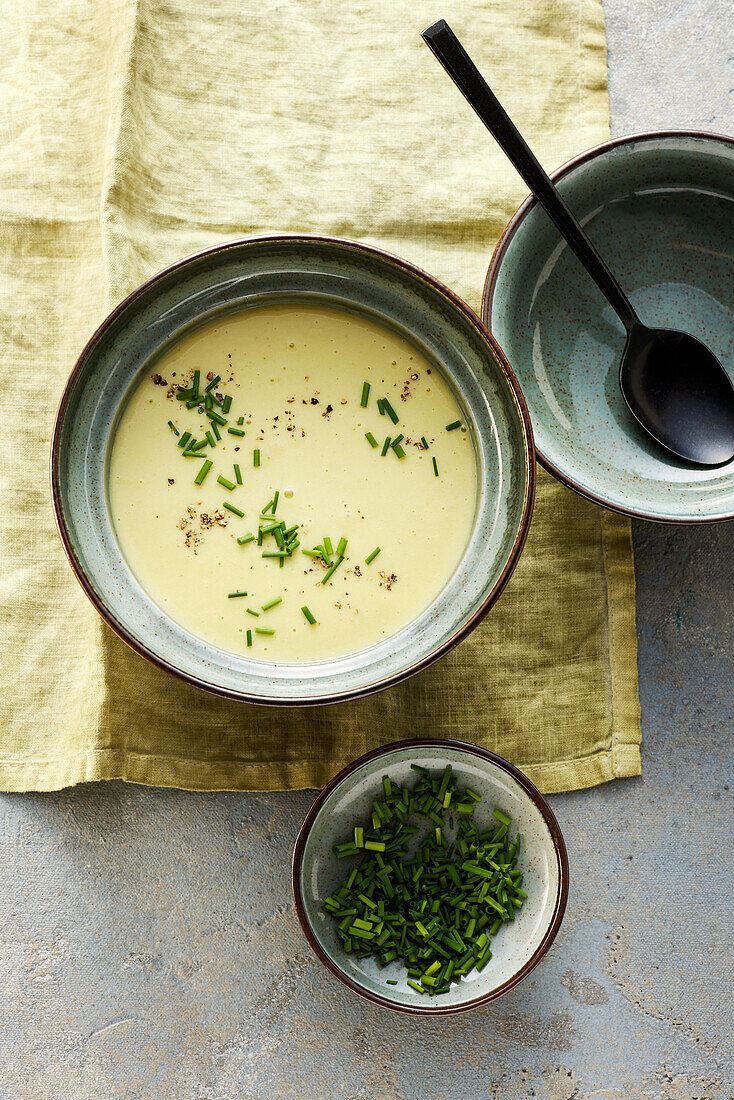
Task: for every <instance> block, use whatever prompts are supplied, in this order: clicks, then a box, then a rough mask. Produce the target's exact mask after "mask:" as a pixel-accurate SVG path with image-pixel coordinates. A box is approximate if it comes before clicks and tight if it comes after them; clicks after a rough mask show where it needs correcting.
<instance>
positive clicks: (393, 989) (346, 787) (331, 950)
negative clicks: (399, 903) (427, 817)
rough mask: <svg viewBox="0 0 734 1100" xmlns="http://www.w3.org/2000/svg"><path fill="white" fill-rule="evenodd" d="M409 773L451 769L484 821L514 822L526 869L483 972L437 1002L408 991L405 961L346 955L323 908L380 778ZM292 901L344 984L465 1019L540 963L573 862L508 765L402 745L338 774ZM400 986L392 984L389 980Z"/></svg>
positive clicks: (432, 743) (326, 793) (324, 797)
mask: <svg viewBox="0 0 734 1100" xmlns="http://www.w3.org/2000/svg"><path fill="white" fill-rule="evenodd" d="M411 764H420V765H422V766H423V767H425V768H429V769H430V770H431V771H443V769H444V768H445V767H446V765H447V764H451V766H452V768H453V772H454V775H455V776H456V777H457V778H458V780H459V782H460V783H461V784H464V785H468V786H470V787H471V788H472V789H473V790H474V791H476V792H477V794H479V795H481V797H482V803H481V806H480V807H479V809H478V811H477V820H478V821H480V822H481V821H482V820H483V819H484V817H486V818H487V821H488V820H489V818H490V816H491V813H492V810H494V809H499V810H502V811H504V812H505V813H507V814H509V815H510V817H511V818H512V821H513V832H514V830H515V828H516V827H517V828H519V831H520V832H521V833H522V837H523V847H522V849H521V853H520V866H521V867H522V869H523V872H524V876H525V878H524V881H523V889H524V890H526V891H527V892H528V899H527V901H526V902H525V905H524V906H523V908H522V909H521V910H520V912H519V913H518V914H517V916H516V917H515V920H514V921H513V922H512V923H511V924H505V925H503V926H502V928H500V930H499V932H498V934H497V936H496V937H495V938H494V940H493V954H492V958H491V959H490V961H489V963H488V964H487V966H486V967H485V968H484V970H482V972H481V973H479V974H477V973H472V974H468V975H467V977H466V978H464V979H462V981H461V982H459V983H457V984H456V985H454V986H452V988H451V990H450V991H449V992H448V993H445V994H442V995H441V996H440V997H435V998H428V997H424V996H421V995H420V994H419V993H416V992H414V991H413V990H412V989H411V987H410V986H409V985H408V984H407V980H406V979H407V975H406V973H405V970H404V969H403V968H402V966H401V965H400V964H399V963H398V962H394V963H391V964H390V965H389V966H386V967H384V968H380V967H379V966H378V965H377V963H375V962H374V961H373V960H372V959H361V960H360V959H357V958H355V957H354V956H353V955H347V954H346V952H345V951H344V950H343V948H342V944H341V941H340V940H339V937H338V936H337V934H336V930H335V924H334V920H333V918H332V917H331V916H330V915H329V914H328V913H326V912H325V911H324V909H323V907H322V902H323V900H324V898H326V897H328V895H329V894H330V893H332V891H333V890H334V889H336V888H337V886H338V884H339V883H340V882H341V881H342V879H343V878H344V876H345V874H346V873H347V872H348V870H349V868H350V867H351V866H352V861H351V860H337V858H336V856H334V854H333V851H332V849H333V846H334V845H335V844H338V843H341V842H342V841H344V840H345V839H348V838H349V837H350V836H351V834H352V830H353V828H354V826H355V825H356V824H359V823H360V822H362V821H363V820H365V819H367V818H368V817H369V812H370V810H371V805H372V800H373V799H374V798H376V797H379V796H380V795H381V792H382V784H381V780H382V776H383V775H389V776H390V778H391V779H394V780H395V781H396V782H397V783H408V782H409V783H412V782H413V780H414V779H415V773H414V772H413V771H411V767H410V765H411ZM293 895H294V898H295V903H296V911H297V913H298V919H299V920H300V922H301V926H302V928H303V931H304V933H305V935H306V939H307V940H308V942H309V943H310V944H311V947H312V948H313V949H314V951H315V952H316V954H317V955H318V957H319V958H320V959H321V961H322V962H323V964H324V966H326V967H327V968H328V969H329V970H330V971H331V972H332V974H335V975H336V977H337V978H339V980H340V981H342V982H344V984H345V985H347V986H349V988H350V989H352V990H354V992H355V993H359V994H360V995H361V996H362V997H365V998H366V999H367V1000H369V1001H373V1002H374V1003H375V1004H379V1005H383V1006H384V1007H386V1008H394V1009H397V1010H398V1011H399V1012H407V1013H412V1014H415V1015H422V1016H441V1015H448V1014H452V1013H455V1012H463V1011H465V1010H466V1009H469V1008H476V1007H477V1006H479V1005H483V1004H487V1003H488V1002H489V1001H493V1000H494V999H495V998H496V997H500V996H501V995H502V994H503V993H506V992H507V990H509V989H512V988H513V986H515V985H517V984H518V982H521V981H522V979H523V978H525V977H526V976H527V975H528V974H529V973H530V971H531V970H533V969H534V967H536V966H537V964H538V963H539V962H540V960H541V959H542V958H543V956H544V955H545V953H546V951H547V950H548V948H549V947H550V945H551V944H552V942H553V940H554V939H555V937H556V933H557V932H558V929H559V928H560V926H561V921H562V920H563V914H564V912H565V909H566V900H567V897H568V857H567V855H566V845H565V842H564V840H563V835H562V833H561V830H560V827H559V825H558V822H557V821H556V818H555V815H554V814H553V811H552V810H551V808H550V806H549V805H548V803H547V802H546V800H545V799H544V798H543V796H542V794H541V793H540V791H538V789H537V788H536V787H535V786H533V784H532V783H531V782H530V780H529V779H528V778H527V777H526V776H524V775H523V773H522V772H521V771H519V770H518V769H517V768H516V767H514V766H513V765H512V764H510V763H508V762H507V760H503V759H502V757H500V756H495V755H494V754H493V753H491V752H488V751H487V750H486V749H481V748H478V747H477V746H476V745H468V744H465V743H464V742H463V741H450V740H420V741H398V742H396V743H395V744H392V745H386V746H385V747H384V748H381V749H376V750H375V751H374V752H370V753H367V754H366V755H365V756H362V757H360V759H359V760H356V761H355V762H354V763H353V764H350V765H349V767H348V768H345V769H344V771H342V772H340V773H339V775H337V776H336V778H335V779H332V781H331V783H329V785H328V786H327V787H325V788H324V790H323V791H322V792H321V794H320V795H319V796H318V797H317V799H316V801H315V802H314V803H313V805H312V807H311V809H310V811H309V813H308V816H307V817H306V820H305V821H304V823H303V826H302V827H301V831H300V833H299V834H298V838H297V840H296V846H295V851H294V853H293ZM387 978H393V979H397V981H398V984H397V985H394V986H390V985H386V979H387Z"/></svg>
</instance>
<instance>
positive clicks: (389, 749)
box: [291, 737, 569, 1016]
mask: <svg viewBox="0 0 734 1100" xmlns="http://www.w3.org/2000/svg"><path fill="white" fill-rule="evenodd" d="M424 748H438V749H448V750H452V751H454V752H463V753H466V754H468V755H470V756H474V757H478V758H479V759H480V760H486V761H488V762H489V763H490V764H493V765H495V767H497V768H499V769H500V770H501V771H503V772H505V773H506V774H507V775H509V776H510V778H511V779H513V780H514V781H515V782H516V783H517V784H518V786H519V787H521V788H522V790H523V792H524V793H525V794H526V795H527V796H528V798H530V800H531V801H532V802H533V803H534V804H535V805H536V806H537V808H538V809H539V810H540V813H541V815H542V817H543V819H544V821H545V823H546V825H547V826H548V831H549V832H550V835H551V840H552V841H553V849H554V851H555V854H556V859H557V860H558V892H557V895H556V901H555V908H554V911H553V916H552V917H551V920H550V924H549V925H548V928H547V930H546V932H545V934H544V936H543V939H542V940H541V941H540V943H539V944H538V947H537V948H536V950H535V952H534V953H533V954H532V955H531V957H530V958H529V959H528V961H527V962H526V963H525V964H524V965H523V966H522V967H520V969H519V970H518V971H517V972H516V973H515V974H513V975H512V977H511V978H508V979H507V981H505V982H503V983H502V985H499V986H497V988H496V989H493V990H491V991H490V992H489V993H483V994H482V995H481V996H480V997H475V998H474V999H473V1000H470V1001H465V1002H464V1003H463V1004H451V1005H444V1006H442V1005H441V1004H440V1003H436V1004H433V1005H431V1006H428V1005H422V1004H420V1003H417V1004H415V1005H411V1004H399V1003H397V1002H395V1001H392V1000H391V999H390V998H389V997H386V996H381V995H380V994H379V993H374V992H372V990H370V989H366V988H364V987H363V986H361V985H359V984H358V983H357V982H355V981H353V980H352V979H351V978H350V977H349V975H348V974H346V973H345V972H344V971H343V970H342V969H341V967H340V966H338V965H337V963H336V962H334V960H333V959H332V958H331V956H330V955H329V954H328V952H326V951H325V950H324V948H323V947H322V946H321V944H320V943H319V941H318V939H317V938H316V936H315V935H314V933H313V931H312V929H311V925H310V922H309V920H308V916H307V914H306V909H305V905H304V902H303V894H302V891H301V870H302V867H303V856H304V852H305V848H306V842H307V840H308V837H309V834H310V832H311V829H312V828H313V826H314V823H315V821H316V819H317V818H318V816H319V813H320V812H321V808H322V807H323V805H324V803H325V802H326V800H327V799H328V798H329V796H330V795H331V794H332V793H333V792H334V791H335V790H337V788H338V787H340V786H342V784H343V783H345V782H347V781H348V780H349V779H350V778H351V776H353V775H354V774H355V772H357V771H359V770H360V769H361V768H362V767H363V766H364V765H365V764H369V763H371V762H372V761H374V760H380V759H381V758H382V757H385V756H389V755H391V754H392V753H394V752H400V751H402V750H404V749H416V750H418V749H424ZM568 879H569V873H568V852H567V850H566V842H565V840H564V838H563V833H562V832H561V827H560V825H559V824H558V819H557V818H556V815H555V814H554V813H553V810H552V809H551V808H550V805H549V803H548V801H547V800H546V799H545V798H544V796H543V795H542V794H541V793H540V791H539V790H538V788H537V787H536V786H535V784H534V783H531V781H530V780H529V779H528V777H527V776H526V775H525V773H524V772H521V771H520V769H519V768H516V767H515V765H514V764H511V763H510V762H509V760H505V759H504V757H502V756H497V755H496V753H493V752H490V751H489V749H483V748H482V747H481V746H480V745H472V744H470V743H469V742H468V741H457V740H455V739H453V738H449V737H421V738H417V739H409V740H406V741H393V742H391V743H390V744H389V745H382V746H381V747H380V748H378V749H372V750H371V751H370V752H366V753H364V755H363V756H360V757H358V759H357V760H354V761H353V762H352V763H351V764H348V765H347V767H346V768H344V769H343V770H342V771H340V772H339V773H338V775H335V776H334V778H333V779H332V780H331V782H330V783H328V784H327V785H326V786H325V787H324V789H323V790H322V791H321V792H320V793H319V794H318V795H317V797H316V798H315V800H314V801H313V803H312V804H311V807H310V809H309V811H308V813H307V814H306V817H305V820H304V822H303V825H302V826H301V828H300V830H299V832H298V836H297V837H296V843H295V847H294V849H293V863H292V873H291V886H292V890H293V900H294V902H295V906H296V914H297V916H298V920H299V923H300V925H301V928H302V929H303V934H304V935H305V937H306V939H307V940H308V942H309V944H310V946H311V948H312V950H313V952H314V954H315V955H316V956H317V957H318V958H319V959H320V960H321V962H322V963H323V964H324V966H325V967H326V969H327V970H329V971H330V972H331V973H332V974H333V975H334V976H335V977H336V978H338V979H339V981H340V982H342V983H343V984H344V985H346V986H347V987H348V988H349V989H351V990H352V991H353V992H354V993H357V994H359V996H360V997H364V998H365V1000H367V1001H371V1002H372V1003H373V1004H376V1005H380V1006H381V1007H383V1008H390V1009H392V1010H393V1011H395V1012H404V1013H406V1014H407V1015H409V1016H455V1015H456V1014H457V1013H459V1012H467V1011H468V1010H469V1009H472V1008H479V1007H481V1006H482V1005H486V1004H489V1003H490V1001H495V1000H497V998H498V997H501V996H502V995H503V994H504V993H507V992H509V990H511V989H513V988H514V987H515V986H516V985H518V984H519V983H520V982H521V981H523V979H524V978H526V977H527V976H528V974H529V973H530V972H531V971H532V970H534V969H535V967H536V966H537V965H538V963H539V962H540V960H541V959H542V958H543V957H544V955H545V954H546V953H547V951H548V949H549V948H550V946H551V944H552V943H553V941H554V939H555V938H556V935H557V934H558V930H559V928H560V927H561V923H562V921H563V916H564V913H565V912H566V903H567V901H568Z"/></svg>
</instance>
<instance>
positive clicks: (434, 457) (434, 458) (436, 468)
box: [433, 455, 438, 477]
mask: <svg viewBox="0 0 734 1100" xmlns="http://www.w3.org/2000/svg"><path fill="white" fill-rule="evenodd" d="M433 473H434V474H435V476H436V477H438V463H437V462H436V456H435V455H434V456H433Z"/></svg>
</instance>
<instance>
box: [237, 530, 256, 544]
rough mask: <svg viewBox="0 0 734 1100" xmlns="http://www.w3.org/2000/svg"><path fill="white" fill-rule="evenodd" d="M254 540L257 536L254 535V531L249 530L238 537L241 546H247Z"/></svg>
mask: <svg viewBox="0 0 734 1100" xmlns="http://www.w3.org/2000/svg"><path fill="white" fill-rule="evenodd" d="M254 541H255V536H254V535H253V533H252V531H248V533H247V534H246V535H240V537H239V538H238V539H237V544H238V545H239V546H247V544H248V542H254Z"/></svg>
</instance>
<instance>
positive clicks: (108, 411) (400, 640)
mask: <svg viewBox="0 0 734 1100" xmlns="http://www.w3.org/2000/svg"><path fill="white" fill-rule="evenodd" d="M304 296H305V297H312V298H315V299H316V300H318V301H320V302H322V303H327V304H332V305H336V306H339V305H342V306H344V307H346V308H349V309H359V310H361V311H363V312H365V313H367V314H368V315H370V316H372V317H373V318H374V319H376V320H378V321H380V322H381V323H383V324H386V325H388V326H392V327H394V328H396V329H397V330H399V331H400V332H401V333H402V334H403V335H405V336H406V337H407V338H408V339H409V340H410V341H412V342H413V343H414V344H415V346H416V347H417V348H418V349H419V350H420V351H421V352H422V353H423V354H424V355H426V356H427V357H428V358H429V359H430V360H431V361H432V362H433V363H434V364H435V366H436V368H437V369H438V370H439V371H440V372H441V373H442V374H443V376H444V378H445V379H446V380H447V382H448V383H449V385H450V386H451V387H452V389H453V391H454V393H455V395H456V398H457V401H458V403H459V405H460V407H461V409H462V411H463V413H464V417H465V420H466V424H467V427H468V430H469V433H470V435H471V438H472V441H473V446H474V451H475V457H476V466H477V483H478V491H477V494H476V504H475V514H474V524H473V529H472V532H471V535H470V537H469V540H468V544H467V545H466V548H465V550H464V553H463V556H462V558H461V560H460V562H459V564H458V567H457V568H456V570H455V572H454V574H453V575H452V576H451V577H449V579H448V581H447V582H446V584H445V587H444V588H443V590H442V591H441V593H440V594H439V596H438V597H437V598H436V599H435V600H434V601H433V602H432V603H431V605H430V606H428V607H427V608H426V609H425V610H424V611H423V612H422V613H421V614H420V615H419V616H418V617H417V618H416V619H414V620H413V621H412V622H410V623H408V624H407V625H406V626H405V627H404V628H403V629H401V630H400V631H399V632H397V633H396V634H393V635H392V636H391V637H388V638H386V639H385V640H384V641H383V642H381V643H379V644H376V645H374V646H372V647H370V648H368V649H364V650H362V651H361V652H357V653H349V654H347V655H345V656H343V657H339V658H335V659H329V660H320V661H313V660H312V661H304V662H301V663H295V662H293V663H278V664H276V663H275V662H269V661H267V660H262V659H258V660H253V659H251V658H249V657H248V655H247V651H246V650H244V651H243V652H242V653H233V652H227V651H225V650H222V649H219V648H217V647H216V646H214V645H212V644H209V643H208V642H206V641H205V640H203V639H202V638H200V637H198V636H196V635H194V634H193V633H191V632H189V631H187V630H186V629H185V628H184V627H183V626H181V625H180V624H179V623H177V622H175V621H173V619H172V618H170V617H169V616H167V615H166V613H165V612H164V610H163V609H162V608H161V607H160V606H159V605H157V604H156V602H155V601H154V600H153V599H152V598H151V597H150V596H149V595H148V593H147V592H146V591H145V590H144V589H143V587H142V586H141V585H140V584H139V583H138V581H137V579H136V577H135V576H134V574H133V572H132V571H131V569H130V568H129V566H128V564H127V562H126V560H125V558H124V556H123V554H122V552H121V549H120V546H119V544H118V540H117V538H116V535H115V531H114V528H113V524H112V522H111V519H110V510H109V502H108V486H107V470H108V458H109V449H110V441H111V439H112V437H113V434H114V431H115V427H116V424H117V422H118V419H119V417H120V414H121V410H122V409H123V408H124V406H125V403H126V401H127V400H128V398H129V396H130V393H131V391H132V390H134V388H135V386H136V383H137V382H138V380H139V379H140V377H141V376H142V375H143V374H144V372H146V370H148V369H149V366H150V364H151V362H153V361H154V360H155V359H156V357H157V356H158V355H160V353H161V351H162V350H163V349H164V348H166V347H168V346H169V345H170V344H171V343H172V342H174V341H175V340H176V339H177V336H179V335H180V334H181V333H182V331H183V330H185V329H189V328H190V327H191V326H192V325H194V324H198V323H201V322H202V321H203V320H206V319H209V318H211V317H214V316H217V315H222V314H223V313H226V312H227V311H232V310H237V309H241V308H242V307H243V306H250V305H253V304H260V303H262V304H267V303H270V302H283V301H287V300H288V298H289V297H297V298H300V299H302V298H304ZM533 486H534V456H533V444H532V434H531V429H530V423H529V419H528V415H527V410H526V408H525V403H524V401H523V398H522V394H521V392H520V389H519V387H518V385H517V382H516V380H515V377H514V375H513V373H512V370H511V369H510V367H509V365H508V363H507V360H506V359H505V356H504V355H503V354H502V352H501V350H500V349H499V347H498V345H497V344H496V342H495V341H494V340H493V339H492V337H491V336H490V335H489V333H488V332H487V331H486V329H485V328H484V327H483V325H482V324H481V322H480V321H479V319H478V318H477V317H476V316H475V315H474V314H473V313H472V312H471V310H470V309H469V308H468V307H467V306H466V305H464V303H463V302H462V301H460V300H459V299H458V298H457V297H456V296H455V295H454V294H452V292H451V291H449V290H448V289H447V288H446V287H444V286H443V285H442V284H440V283H439V282H437V281H436V280H435V279H433V278H432V277H431V276H429V275H426V274H425V273H424V272H422V271H419V270H418V269H417V268H415V267H412V266H411V265H410V264H408V263H405V262H403V261H401V260H398V259H396V258H395V257H393V256H389V255H387V254H386V253H382V252H379V251H377V250H376V249H373V248H368V247H366V246H364V245H359V244H353V243H350V242H346V241H340V240H333V239H328V238H318V237H306V236H283V237H263V238H253V239H249V240H243V241H235V242H232V243H230V244H225V245H221V246H219V247H216V248H213V249H210V250H208V251H205V252H202V253H199V254H197V255H195V256H192V257H191V258H189V259H186V260H183V261H182V262H180V263H177V264H175V265H174V266H172V267H169V268H167V269H166V270H165V271H162V272H161V273H160V274H158V275H156V276H155V277H154V278H152V279H151V280H150V281H149V282H147V283H145V284H144V285H143V286H141V287H140V288H139V289H138V290H136V291H135V292H134V293H133V294H131V295H130V297H129V298H127V299H126V300H125V301H124V302H122V303H121V305H119V306H118V307H117V309H115V310H114V312H113V313H112V314H111V315H110V316H109V317H108V318H107V320H106V321H105V322H104V323H103V324H102V326H101V327H100V328H99V330H98V331H97V332H96V333H95V334H94V336H93V337H92V339H91V340H90V342H89V344H88V345H87V347H86V348H85V349H84V351H83V352H82V354H81V356H80V358H79V361H78V362H77V364H76V366H75V367H74V370H73V372H72V375H71V377H70V379H69V382H68V384H67V386H66V390H65V392H64V394H63V398H62V400H61V406H60V409H59V413H58V418H57V423H56V429H55V434H54V439H53V449H52V492H53V502H54V508H55V512H56V518H57V523H58V527H59V531H60V534H61V538H62V540H63V544H64V547H65V549H66V552H67V555H68V557H69V560H70V562H71V565H72V567H73V569H74V571H75V573H76V575H77V578H78V580H79V582H80V583H81V585H82V587H83V588H84V590H85V592H86V593H87V595H88V596H89V597H90V599H91V600H92V602H93V603H94V605H95V607H96V608H97V609H98V611H99V612H100V613H101V614H102V615H103V617H104V618H105V619H106V620H107V622H108V623H109V625H110V626H111V627H112V628H113V629H114V630H116V631H117V633H118V634H119V635H120V636H121V637H122V638H124V639H125V641H127V642H128V643H129V644H130V645H131V646H132V647H133V648H134V649H135V650H137V652H138V653H140V654H141V655H143V656H144V657H146V658H148V659H149V660H151V661H153V662H154V663H155V664H157V665H159V666H160V667H161V668H163V669H166V670H167V671H169V672H171V673H174V674H176V675H177V676H179V677H180V678H181V679H183V680H185V681H187V682H188V683H190V684H194V685H195V686H197V687H200V688H203V689H206V690H209V691H212V692H215V693H217V694H219V695H223V696H227V697H229V698H233V699H238V700H243V701H247V702H253V703H270V704H277V705H289V704H290V705H295V706H303V705H308V704H316V703H332V702H336V701H338V700H342V699H346V698H349V697H353V696H358V695H364V694H367V693H369V692H372V691H376V690H378V689H380V688H384V687H387V686H388V685H390V684H394V683H396V682H398V681H400V680H402V679H404V678H405V677H407V676H409V675H411V674H412V673H415V672H418V671H419V670H420V669H422V668H424V667H425V666H426V665H429V664H430V663H431V662H432V661H435V660H436V659H437V658H438V657H440V656H441V655H442V654H444V653H446V652H447V651H448V650H450V649H451V648H452V646H454V645H456V643H457V642H459V641H460V640H461V639H462V638H463V637H465V636H466V634H467V633H468V632H469V631H470V630H471V629H472V628H473V627H474V626H476V624H477V623H478V622H479V621H480V619H481V618H482V616H483V615H485V614H486V612H487V611H488V610H489V608H490V607H491V606H492V604H493V603H494V601H495V600H496V599H497V597H498V596H499V595H500V593H501V592H502V590H503V588H504V586H505V585H506V583H507V581H508V579H509V577H510V575H511V573H512V571H513V569H514V568H515V565H516V563H517V560H518V557H519V554H520V552H521V549H522V546H523V544H524V541H525V537H526V534H527V530H528V525H529V522H530V515H531V511H532V500H533ZM151 552H155V550H154V547H152V548H151Z"/></svg>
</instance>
